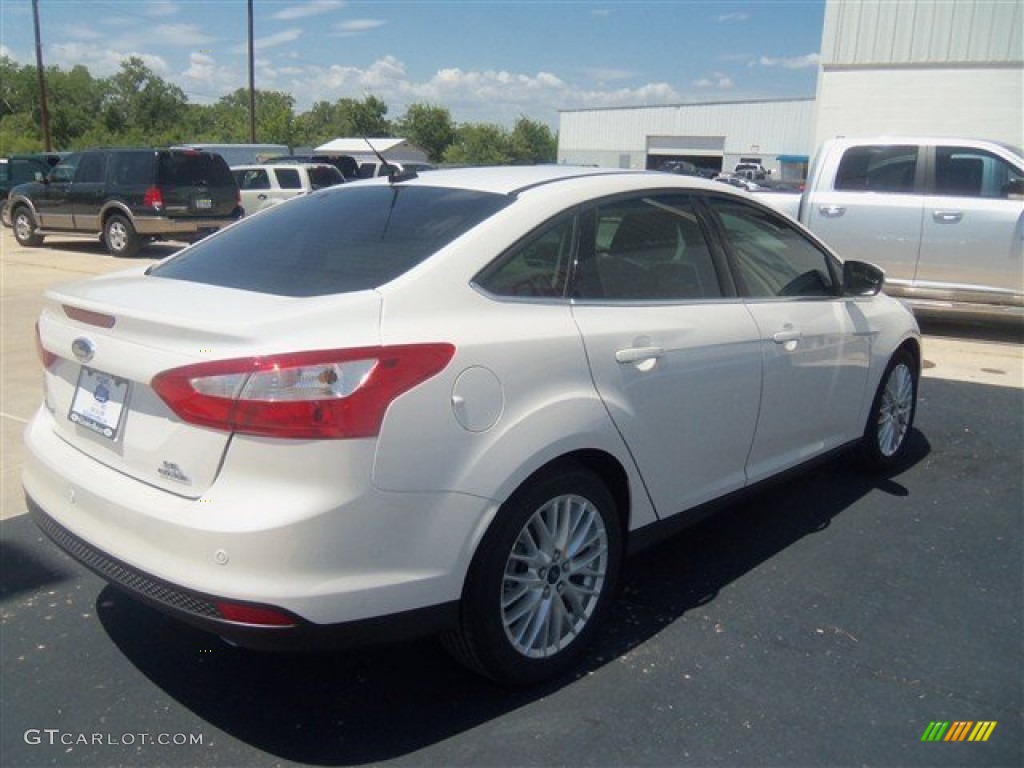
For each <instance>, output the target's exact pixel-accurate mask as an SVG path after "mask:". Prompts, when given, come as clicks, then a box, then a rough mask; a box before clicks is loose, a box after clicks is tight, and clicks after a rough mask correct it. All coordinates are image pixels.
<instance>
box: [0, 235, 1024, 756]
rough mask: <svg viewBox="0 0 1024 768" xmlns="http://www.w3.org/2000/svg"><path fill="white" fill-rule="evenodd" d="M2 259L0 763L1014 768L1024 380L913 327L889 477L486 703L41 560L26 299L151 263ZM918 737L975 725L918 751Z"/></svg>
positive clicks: (622, 605) (643, 594)
mask: <svg viewBox="0 0 1024 768" xmlns="http://www.w3.org/2000/svg"><path fill="white" fill-rule="evenodd" d="M47 243H48V244H47V245H46V246H45V247H43V248H37V249H24V248H21V247H19V246H18V245H17V244H16V243H15V241H14V239H13V237H12V236H11V234H10V231H9V230H4V231H3V232H2V233H0V247H2V264H0V268H2V272H0V277H2V286H0V287H2V305H0V306H2V317H0V324H2V383H0V387H2V390H0V400H2V403H0V417H2V429H3V434H2V438H3V442H2V451H3V474H2V494H3V496H2V510H0V516H2V520H3V523H2V537H0V569H2V574H0V576H2V578H0V611H2V613H0V632H2V638H0V639H2V643H0V645H2V650H0V654H2V662H0V663H2V680H3V687H2V696H0V722H2V725H0V764H2V765H3V766H5V767H6V766H35V765H68V766H70V765H75V766H84V765H96V766H108V765H116V764H130V765H140V766H149V765H167V766H179V765H180V766H184V765H202V766H264V765H266V766H271V765H282V764H283V765H289V764H295V763H297V764H312V765H363V764H368V763H374V764H380V763H384V764H394V765H432V766H433V765H446V766H448V765H466V766H470V765H473V766H498V765H501V766H505V765H509V766H511V765H516V766H519V765H530V766H534V765H535V766H547V765H570V766H575V765H588V766H598V765H600V766H621V765H651V766H667V765H690V764H692V765H724V766H740V765H780V766H782V765H785V766H790V765H920V766H945V765H948V766H961V765H979V766H981V765H997V766H1002V765H1006V766H1016V765H1020V764H1022V762H1024V724H1022V711H1024V701H1022V692H1024V653H1022V651H1024V642H1022V637H1024V635H1022V628H1021V618H1022V616H1024V583H1022V581H1024V580H1022V574H1024V550H1022V544H1021V541H1022V539H1021V533H1022V517H1024V516H1022V514H1021V513H1022V500H1024V469H1022V449H1024V358H1022V349H1024V347H1022V345H1021V338H1020V331H1019V329H1016V328H1008V327H1005V326H1003V327H998V328H994V329H993V328H986V327H984V326H962V325H951V324H948V323H929V324H928V325H927V326H926V327H925V330H926V334H927V337H926V340H925V359H926V364H925V371H924V376H925V378H924V380H923V383H922V385H921V391H920V405H919V410H918V420H917V429H916V430H915V433H914V434H913V436H912V439H913V446H912V452H911V453H912V457H911V461H910V462H909V463H908V465H907V466H905V467H903V468H901V470H900V471H899V472H897V473H894V474H893V475H891V476H888V477H872V478H868V477H865V476H863V475H862V474H860V473H858V472H857V471H856V470H855V469H854V468H852V467H851V463H850V461H849V460H848V459H845V458H840V459H838V460H836V461H834V462H831V463H829V464H826V465H824V466H822V467H820V468H818V469H816V470H815V471H813V472H811V473H807V474H804V475H801V476H799V477H797V478H795V479H792V480H789V481H787V482H785V483H782V484H779V485H777V486H774V487H773V488H771V489H770V490H768V491H765V492H763V493H761V494H759V495H757V496H754V497H751V498H748V499H746V500H745V501H743V502H742V503H739V504H737V505H735V506H733V507H731V508H729V509H726V510H724V511H723V512H722V513H720V514H719V515H717V516H716V517H714V518H712V519H711V520H709V521H707V522H705V523H703V524H701V525H700V526H698V527H695V528H693V529H691V530H689V531H687V532H684V533H683V534H681V535H680V536H677V537H676V538H674V539H672V540H670V541H668V542H665V543H663V544H661V545H659V546H658V547H656V548H654V549H652V550H648V551H646V552H644V553H642V554H641V555H639V556H638V557H636V558H634V559H633V560H631V561H630V562H629V563H628V565H627V569H626V572H625V575H624V579H623V584H622V589H621V593H620V596H619V599H618V601H617V603H616V606H615V609H614V612H613V615H612V617H611V621H610V622H609V627H608V631H607V632H606V633H605V634H604V636H603V637H602V638H600V639H599V641H598V642H597V643H596V644H595V647H594V648H593V649H592V651H591V652H590V654H589V655H588V658H587V663H586V664H585V666H584V669H583V671H582V672H581V673H580V674H579V675H578V676H576V677H574V678H572V679H567V680H560V681H558V682H556V683H552V684H549V685H546V686H544V687H542V688H539V689H532V690H528V691H508V690H504V689H501V688H498V687H496V686H493V685H491V684H489V683H487V682H485V681H482V680H480V679H479V678H476V677H474V676H473V675H471V674H470V673H468V672H466V671H465V670H463V668H462V667H460V666H459V665H457V664H456V663H455V662H453V661H451V660H450V659H449V658H448V656H447V655H446V654H445V653H444V652H443V651H442V650H441V649H440V648H439V646H438V645H437V644H436V643H435V642H433V641H430V640H426V641H417V642H409V643H404V644H400V645H392V646H383V647H376V648H370V649H364V650H356V651H349V652H344V653H336V654H318V655H308V656H268V655H262V654H256V653H250V652H245V651H239V650H236V649H233V648H230V647H229V646H227V645H225V644H223V643H221V642H220V641H219V640H217V639H216V638H213V637H210V636H208V635H205V634H203V633H200V632H198V631H196V630H193V629H190V628H188V627H185V626H182V625H179V624H177V623H174V622H172V621H170V620H167V619H165V618H163V617H162V616H161V615H159V614H156V613H154V612H153V611H151V610H150V609H148V608H146V607H144V606H141V605H139V604H137V603H135V602H134V601H133V600H131V599H128V598H126V597H124V596H123V595H122V594H121V593H119V592H117V591H115V590H114V589H112V588H110V587H108V586H106V585H105V584H104V582H103V581H102V580H100V579H99V578H97V577H95V576H93V575H92V574H91V573H89V572H88V571H86V570H85V569H84V568H83V567H81V566H79V565H78V564H77V563H75V562H74V561H72V560H71V559H70V558H67V557H65V556H64V555H63V554H62V553H61V552H60V551H59V550H57V549H56V547H55V546H53V545H52V544H50V543H49V541H48V540H46V539H45V538H44V537H43V536H42V534H40V533H39V532H38V531H37V529H36V528H35V527H34V525H33V524H32V523H31V521H30V520H29V519H28V518H27V517H26V516H25V514H24V512H25V506H24V501H23V499H22V496H21V491H20V484H19V479H18V478H19V473H20V465H21V445H20V434H21V431H22V429H23V427H24V424H25V423H26V421H27V420H28V419H29V418H30V416H31V414H32V412H33V411H34V409H35V408H36V406H37V405H38V400H39V396H40V387H39V377H40V375H41V374H40V371H39V364H38V361H37V359H36V354H35V349H34V344H33V330H32V327H33V322H34V319H35V315H36V313H37V312H38V308H39V305H40V295H41V292H42V291H43V290H44V289H45V287H46V286H48V285H51V284H54V283H57V282H61V281H65V280H69V279H75V278H79V277H85V276H88V275H92V274H99V273H102V272H107V271H112V270H115V269H119V268H123V267H127V266H131V264H132V263H149V262H150V261H151V260H152V259H153V258H159V257H163V256H166V255H168V254H170V253H173V252H174V251H175V250H176V246H173V245H170V244H160V245H155V246H152V247H150V248H147V249H145V250H144V251H143V252H142V254H141V255H140V256H139V257H137V258H135V259H130V260H116V259H113V258H111V257H110V256H108V255H107V254H106V253H105V251H104V250H103V248H102V247H101V246H100V245H99V244H98V243H96V242H90V241H86V240H79V241H70V240H69V241H66V242H63V243H61V242H59V241H57V240H55V241H54V245H59V246H60V247H58V248H55V247H52V245H51V244H50V241H49V240H48V241H47ZM935 721H951V722H952V721H971V722H981V721H989V722H995V723H996V726H995V727H994V729H993V730H992V731H991V735H990V737H989V738H988V740H987V741H985V742H982V743H975V742H969V741H964V742H929V741H922V735H923V734H924V733H925V731H926V729H928V727H929V725H930V724H931V723H933V722H935Z"/></svg>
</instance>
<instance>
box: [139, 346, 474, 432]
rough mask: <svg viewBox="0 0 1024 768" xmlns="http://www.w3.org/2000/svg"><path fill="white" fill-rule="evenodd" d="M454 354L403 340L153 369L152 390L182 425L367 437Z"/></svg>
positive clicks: (447, 349)
mask: <svg viewBox="0 0 1024 768" xmlns="http://www.w3.org/2000/svg"><path fill="white" fill-rule="evenodd" d="M454 354H455V347H454V346H452V345H451V344H409V345H401V346H389V347H363V348H359V349H340V350H324V351H316V352H295V353H291V354H283V355H271V356H268V357H248V358H241V359H234V360H218V361H214V362H210V363H198V364H196V365H188V366H185V367H183V368H174V369H172V370H170V371H165V372H163V373H160V374H157V375H156V376H155V377H154V378H153V381H152V387H153V389H154V390H155V391H156V393H157V394H158V395H159V396H160V397H161V398H162V399H163V400H164V402H165V403H167V405H168V406H169V407H170V408H171V410H172V411H174V413H175V414H177V415H178V416H179V417H180V418H181V419H182V420H183V421H186V422H188V423H190V424H198V425H200V426H205V427H212V428H214V429H222V430H227V431H231V432H243V433H246V434H251V435H266V436H270V437H287V438H300V439H309V438H333V439H338V438H354V437H373V436H375V435H377V434H378V432H379V431H380V425H381V422H382V421H383V420H384V413H385V412H386V411H387V409H388V406H389V405H390V404H391V403H392V401H393V400H394V399H395V398H397V397H398V396H399V395H401V394H403V393H404V392H408V391H409V390H410V389H412V388H413V387H416V386H418V385H419V384H422V383H423V382H424V381H426V380H427V379H429V378H431V377H432V376H434V375H436V374H437V373H440V372H441V371H442V370H444V368H445V366H446V365H448V362H449V361H450V360H451V359H452V356H453V355H454Z"/></svg>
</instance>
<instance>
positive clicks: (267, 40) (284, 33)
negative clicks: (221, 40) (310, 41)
mask: <svg viewBox="0 0 1024 768" xmlns="http://www.w3.org/2000/svg"><path fill="white" fill-rule="evenodd" d="M300 37H302V30H301V29H299V28H298V27H291V28H289V29H282V30H281V31H280V32H275V33H274V34H272V35H267V36H266V37H257V38H256V39H255V40H253V48H254V49H255V50H257V51H263V50H266V49H267V48H276V47H277V46H279V45H287V44H288V43H294V42H295V41H296V40H298V39H299V38H300ZM230 50H231V52H232V53H248V52H249V45H248V43H243V44H240V45H235V46H232V47H231V49H230Z"/></svg>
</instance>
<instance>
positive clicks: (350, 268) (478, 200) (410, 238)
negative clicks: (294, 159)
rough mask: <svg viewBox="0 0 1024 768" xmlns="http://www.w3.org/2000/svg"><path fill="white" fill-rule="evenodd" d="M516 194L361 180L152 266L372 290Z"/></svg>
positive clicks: (176, 273) (320, 291) (212, 279)
mask: <svg viewBox="0 0 1024 768" xmlns="http://www.w3.org/2000/svg"><path fill="white" fill-rule="evenodd" d="M511 202H512V198H511V197H509V196H506V195H496V194H490V193H486V192H476V191H470V190H462V189H446V188H443V187H400V186H377V185H358V184H353V185H351V186H345V187H339V188H337V189H334V190H325V191H323V192H321V193H319V194H316V195H309V196H304V197H299V198H296V199H295V201H294V202H290V203H289V204H288V205H282V206H275V207H272V208H269V209H267V210H265V211H264V212H262V213H260V215H259V216H254V217H252V218H251V219H246V220H244V221H242V222H240V223H239V224H238V225H237V226H234V227H230V228H228V229H225V230H223V231H221V232H219V233H217V234H216V235H214V236H212V237H210V238H207V239H206V240H202V241H200V242H199V243H196V244H195V245H193V246H192V247H190V248H188V249H186V250H184V251H182V252H181V253H180V254H178V255H177V256H174V257H172V258H171V259H169V260H167V261H165V262H162V263H160V264H159V265H157V266H155V267H153V268H152V269H151V270H150V271H149V274H151V275H155V276H157V277H163V278H171V279H174V280H187V281H191V282H196V283H206V284H209V285H219V286H223V287H226V288H237V289H239V290H246V291H256V292H259V293H269V294H274V295H277V296H325V295H328V294H335V293H346V292H349V291H360V290H368V289H372V288H376V287H378V286H381V285H383V284H384V283H387V282H389V281H391V280H394V279H395V278H396V277H398V276H399V275H401V274H403V273H405V272H406V271H408V270H410V269H412V268H413V267H414V266H416V265H417V264H419V263H420V262H422V261H424V260H425V259H427V258H428V257H430V256H431V255H433V254H434V253H436V252H437V251H438V250H440V249H441V248H443V247H444V246H446V245H448V244H449V243H450V242H452V241H453V240H455V238H457V237H459V236H460V235H462V234H463V233H465V232H467V231H468V230H470V229H472V228H473V227H475V226H476V225H477V224H479V223H480V222H482V221H483V220H484V219H486V218H488V217H489V216H492V215H494V214H495V213H496V212H497V211H499V210H501V209H502V208H504V207H505V206H506V205H508V204H509V203H511Z"/></svg>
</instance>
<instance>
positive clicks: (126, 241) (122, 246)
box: [103, 214, 142, 258]
mask: <svg viewBox="0 0 1024 768" xmlns="http://www.w3.org/2000/svg"><path fill="white" fill-rule="evenodd" d="M103 241H104V242H105V243H106V245H107V251H108V252H109V253H110V255H111V256H117V257H119V258H128V257H131V256H134V255H135V254H136V253H138V252H139V249H140V248H141V247H142V239H141V238H140V237H139V236H138V234H137V233H136V232H135V227H133V226H132V223H131V222H130V221H128V219H126V218H125V217H124V216H121V215H120V214H114V215H113V216H111V217H110V218H109V219H107V221H106V223H105V224H104V225H103Z"/></svg>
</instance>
